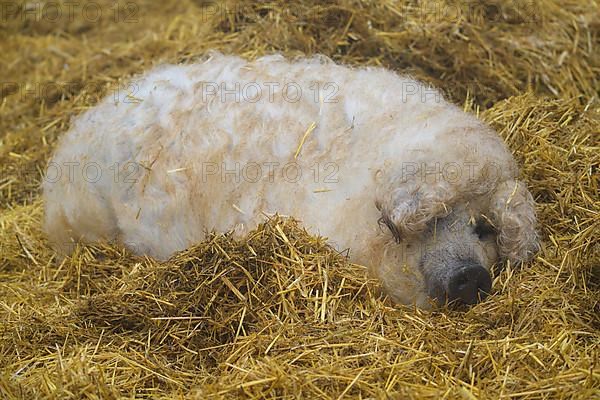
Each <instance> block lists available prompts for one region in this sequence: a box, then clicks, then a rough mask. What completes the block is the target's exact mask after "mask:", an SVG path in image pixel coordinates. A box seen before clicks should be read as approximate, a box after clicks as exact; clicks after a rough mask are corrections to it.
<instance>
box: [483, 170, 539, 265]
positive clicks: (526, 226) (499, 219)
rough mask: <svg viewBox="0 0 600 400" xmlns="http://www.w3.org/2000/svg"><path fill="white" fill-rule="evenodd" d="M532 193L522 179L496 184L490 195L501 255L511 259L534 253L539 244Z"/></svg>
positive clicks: (520, 260) (522, 260)
mask: <svg viewBox="0 0 600 400" xmlns="http://www.w3.org/2000/svg"><path fill="white" fill-rule="evenodd" d="M534 205H535V203H534V201H533V196H531V193H529V190H527V187H526V186H525V184H524V183H523V182H520V181H517V180H509V181H505V182H503V183H501V184H499V185H498V186H497V187H496V190H495V191H494V193H493V194H492V196H491V199H490V208H489V210H490V216H491V218H492V221H493V222H494V225H495V226H496V227H497V228H498V245H499V247H500V256H501V257H502V258H504V259H507V260H510V261H511V262H514V263H521V262H524V261H527V260H529V259H531V258H532V257H533V255H534V254H535V253H536V252H538V251H539V249H540V245H539V241H538V235H537V232H536V215H535V207H534Z"/></svg>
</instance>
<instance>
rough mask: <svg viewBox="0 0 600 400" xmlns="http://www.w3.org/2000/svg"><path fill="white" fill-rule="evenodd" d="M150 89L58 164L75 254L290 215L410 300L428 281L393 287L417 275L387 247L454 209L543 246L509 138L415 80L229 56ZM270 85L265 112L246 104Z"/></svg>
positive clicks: (150, 248)
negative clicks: (220, 87)
mask: <svg viewBox="0 0 600 400" xmlns="http://www.w3.org/2000/svg"><path fill="white" fill-rule="evenodd" d="M134 82H135V84H134V85H132V86H130V88H133V93H132V96H131V95H130V94H128V93H124V92H120V93H119V94H118V100H119V101H117V102H116V101H115V100H116V97H115V96H108V97H107V98H106V99H105V100H104V101H102V102H101V103H100V104H98V105H97V106H96V107H94V108H92V109H91V110H89V111H87V112H85V113H83V114H82V115H81V116H79V117H77V118H75V119H74V120H73V122H72V127H71V129H70V131H69V132H68V133H67V134H65V135H64V137H63V138H62V139H61V141H60V143H59V145H58V148H57V150H56V153H55V155H54V157H53V159H52V160H51V163H50V165H49V168H48V173H47V175H48V176H47V178H46V181H45V183H44V197H45V207H46V221H45V228H46V231H47V233H48V235H49V237H50V239H51V241H52V242H53V243H54V244H55V246H56V247H57V248H58V249H59V250H61V251H62V252H63V253H68V252H69V251H71V249H72V245H73V244H74V242H77V241H85V242H94V241H110V240H117V241H119V242H121V243H124V244H125V245H127V246H129V247H131V248H132V249H133V250H134V251H136V252H137V253H140V254H148V255H150V256H153V257H157V258H160V259H165V258H167V257H169V256H170V255H171V254H172V253H173V252H175V251H178V250H181V249H184V248H186V247H187V246H189V245H191V244H193V243H194V242H198V241H200V240H202V239H203V237H204V235H205V232H206V231H207V230H217V231H227V230H230V229H232V228H235V229H236V232H237V233H238V234H242V233H244V232H247V231H248V230H250V229H252V228H253V227H255V226H256V225H257V223H259V222H260V221H262V220H263V219H264V216H263V213H267V214H270V213H276V212H277V213H280V214H285V215H293V216H295V217H297V218H299V219H301V220H302V221H303V223H304V225H305V226H306V227H307V228H309V229H310V230H312V231H313V232H314V233H318V234H321V235H325V236H327V237H329V238H330V240H331V242H332V243H333V244H334V245H335V246H337V247H338V248H339V249H340V250H341V249H346V248H350V249H351V251H350V255H351V257H352V258H353V259H354V260H356V261H357V262H360V263H364V264H367V265H370V266H372V268H373V272H374V274H375V275H376V276H377V277H379V278H380V279H381V280H382V281H383V282H384V286H385V287H386V288H387V290H388V292H390V294H391V295H392V297H393V298H394V299H396V300H398V301H403V302H411V301H416V298H417V297H418V294H417V292H418V291H419V290H417V289H418V288H417V289H415V288H414V287H411V285H412V286H415V285H416V286H418V285H419V284H420V283H419V282H418V281H415V280H411V279H405V280H404V281H403V283H399V284H398V285H397V286H399V287H391V288H390V285H385V283H386V281H388V282H396V281H397V279H398V278H397V275H399V274H403V273H404V272H401V271H400V269H399V266H396V265H393V264H390V263H392V261H390V260H386V257H385V253H386V251H384V248H386V246H388V247H389V246H390V243H392V242H394V236H395V238H396V239H399V240H402V241H404V242H410V240H411V238H413V237H416V235H418V233H419V232H422V231H423V229H424V228H425V226H426V224H427V223H428V222H429V221H431V220H432V219H434V218H435V217H443V216H444V215H446V214H448V213H450V212H451V210H452V209H453V207H456V206H460V205H464V204H467V203H468V204H470V206H471V207H474V209H476V210H477V211H478V212H481V213H482V214H486V215H489V216H490V218H491V219H492V221H493V223H494V225H495V226H496V227H497V228H498V229H499V235H498V244H499V247H500V254H501V255H502V256H503V257H505V258H508V259H510V260H513V261H515V262H521V261H524V260H527V259H528V258H530V257H531V254H532V253H533V252H534V251H535V249H536V248H537V237H536V234H535V227H534V226H535V213H534V208H533V199H532V197H531V195H530V194H529V192H528V191H527V189H526V187H525V185H523V184H522V183H520V182H518V181H517V180H516V177H517V173H518V170H517V168H516V165H515V162H514V160H513V157H512V156H511V154H510V152H509V151H508V149H507V147H506V146H505V145H504V143H503V142H502V140H501V139H500V138H499V137H498V136H497V135H496V134H495V132H493V131H492V130H491V129H489V128H488V127H487V126H485V125H484V124H483V123H481V122H480V121H479V120H477V119H476V118H475V117H473V116H471V115H469V114H466V113H464V112H462V111H461V110H460V109H459V108H457V107H455V106H453V105H451V104H449V103H447V102H446V101H444V100H443V98H442V97H441V95H440V94H439V92H437V91H435V90H434V89H431V88H428V87H427V86H425V85H423V84H421V83H419V82H416V81H414V80H413V79H411V78H408V77H404V76H400V75H397V74H395V73H394V72H391V71H389V70H386V69H382V68H360V69H353V68H348V67H345V66H340V65H336V64H335V63H333V62H331V61H329V60H327V59H325V58H323V57H317V58H312V59H303V60H297V61H294V62H290V61H287V60H285V59H284V58H283V57H281V56H278V55H274V56H268V57H263V58H260V59H258V60H256V61H254V62H248V61H245V60H243V59H241V58H238V57H234V56H224V55H221V54H217V53H214V54H212V55H211V56H210V57H209V58H208V59H206V60H204V61H203V62H199V63H196V64H191V65H163V66H159V67H157V68H155V69H153V70H152V71H150V72H148V73H147V74H145V75H143V76H141V77H139V78H138V79H135V80H134ZM221 83H224V84H225V85H226V86H225V87H226V88H227V89H229V90H232V89H233V91H234V92H236V94H233V92H232V93H230V94H228V95H227V94H225V97H224V98H221V96H220V95H222V94H223V93H220V94H216V95H212V93H211V92H210V90H209V89H214V86H212V87H211V86H208V85H209V84H221ZM236 83H237V84H239V85H240V86H239V89H236V86H235V85H236ZM248 83H252V84H251V85H250V86H248V85H247V86H244V85H245V84H248ZM273 83H275V84H273ZM286 83H292V86H288V89H290V90H291V89H293V88H297V87H300V88H301V89H302V94H301V96H300V98H299V100H298V101H291V100H293V99H292V98H295V97H297V96H296V95H297V94H298V93H296V94H294V93H291V94H290V92H287V98H286V96H284V95H285V93H283V88H284V85H285V84H286ZM328 83H329V84H330V85H329V86H326V85H327V84H328ZM269 84H270V85H271V86H270V88H271V89H272V96H270V93H268V89H269ZM316 84H318V85H320V88H321V91H320V94H318V93H317V95H316V96H315V93H316V92H317V91H316V88H317V86H315V85H316ZM256 85H258V87H260V88H261V89H262V90H263V92H262V95H261V96H260V98H259V99H258V101H255V100H256V99H255V98H254V99H250V98H248V96H251V95H249V94H248V93H251V92H252V90H248V91H247V92H246V93H243V88H244V87H246V88H247V89H252V87H251V86H254V87H256ZM296 85H297V86H296ZM334 92H335V93H334ZM252 93H254V92H252ZM244 94H245V95H246V96H244ZM128 95H129V96H128ZM236 95H237V96H238V98H237V99H236V98H235V97H236ZM128 99H129V101H128ZM311 126H312V127H314V129H312V130H311V129H310V128H311ZM302 142H303V144H302V145H301V143H302ZM296 156H297V157H296ZM128 163H132V164H128ZM254 163H258V164H259V165H261V166H262V171H261V172H262V174H260V175H259V173H258V169H257V168H255V165H256V164H254ZM266 163H279V165H275V164H266ZM287 163H294V164H287ZM236 165H237V166H238V167H236ZM286 165H293V167H289V169H287V170H286V169H285V166H286ZM236 168H237V170H236ZM252 168H254V169H252ZM298 170H299V171H301V173H302V176H301V177H300V178H299V179H298V181H297V182H295V181H294V180H295V178H297V175H296V173H295V172H297V171H298ZM98 171H99V172H100V176H99V174H98ZM233 171H235V172H233ZM244 171H245V172H244ZM452 171H454V172H456V171H458V172H459V173H454V175H452ZM286 172H287V175H286ZM244 174H245V175H244ZM84 175H86V176H87V178H86V179H84V178H83V176H84ZM257 178H259V179H257ZM327 178H329V179H327ZM336 180H337V181H336ZM379 220H381V221H383V222H385V223H386V224H387V225H388V227H390V230H387V229H382V228H381V224H378V221H379ZM392 232H393V235H394V236H393V235H392ZM406 267H407V266H406V265H405V266H404V270H406ZM408 267H409V269H410V268H412V269H413V271H412V272H413V273H414V272H415V271H414V269H415V266H414V265H408ZM409 275H410V274H409ZM409 275H406V276H409ZM415 282H417V283H415Z"/></svg>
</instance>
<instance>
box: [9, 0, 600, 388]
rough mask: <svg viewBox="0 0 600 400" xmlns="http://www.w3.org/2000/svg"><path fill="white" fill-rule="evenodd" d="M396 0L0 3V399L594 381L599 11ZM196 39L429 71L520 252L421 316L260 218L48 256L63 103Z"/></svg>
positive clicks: (598, 310) (81, 102)
mask: <svg viewBox="0 0 600 400" xmlns="http://www.w3.org/2000/svg"><path fill="white" fill-rule="evenodd" d="M419 3H421V2H416V1H406V0H399V1H397V2H392V1H369V0H366V1H359V0H335V1H327V2H321V1H318V0H307V1H302V2H301V3H300V4H292V5H290V4H289V3H288V2H286V1H283V0H281V1H254V0H253V1H245V2H241V3H234V2H226V3H224V2H210V1H201V0H196V1H192V0H181V1H152V0H138V1H136V2H134V3H127V2H126V1H119V2H118V3H116V2H114V1H112V0H110V1H108V0H107V1H97V0H96V1H94V2H62V1H61V2H58V3H56V2H44V1H39V2H35V1H34V2H31V1H28V2H24V1H17V2H4V3H2V5H1V6H2V8H1V9H0V12H1V13H2V14H1V19H0V35H1V37H2V38H3V39H2V40H1V41H0V71H1V75H0V78H1V79H0V81H1V82H0V85H1V86H0V254H1V256H0V396H1V397H3V398H23V399H33V398H40V399H56V398H60V399H69V398H72V399H80V398H86V399H113V398H114V399H116V398H136V397H156V398H165V399H172V398H198V399H208V398H217V399H218V398H237V397H247V398H309V399H313V398H315V399H316V398H322V399H340V398H416V399H426V398H431V399H440V398H448V399H454V398H464V399H474V398H477V399H479V398H481V399H487V398H490V399H497V398H518V399H541V398H544V399H545V398H548V399H560V398H575V399H592V398H600V361H599V360H600V304H599V302H600V270H599V266H600V245H599V239H600V237H599V236H600V217H599V215H598V214H599V212H600V197H599V175H598V174H599V169H598V168H599V163H600V100H599V95H600V18H599V17H598V16H599V15H600V6H599V4H598V2H596V1H593V0H566V1H564V0H560V1H559V0H527V1H520V2H516V1H509V0H485V1H472V2H461V3H459V2H455V1H451V0H439V1H436V2H425V3H426V4H428V5H418V4H419ZM209 49H218V50H220V51H222V52H225V53H235V54H240V55H243V56H245V57H250V58H253V57H257V56H260V55H262V54H266V53H270V52H275V51H276V52H282V53H284V54H286V55H289V56H297V55H303V54H314V53H322V54H325V55H328V56H329V57H331V58H333V59H334V60H336V61H339V62H344V63H348V64H352V65H383V66H386V67H389V68H392V69H395V70H398V71H405V72H408V73H410V74H412V75H414V76H416V77H418V78H420V79H423V80H425V81H427V82H431V83H432V84H434V85H436V86H438V87H440V88H441V89H443V90H444V91H445V93H446V94H447V96H448V98H449V99H451V100H452V101H454V102H455V103H457V104H460V105H464V107H465V109H467V110H471V111H473V112H476V113H478V115H479V116H480V118H482V119H484V120H485V121H488V122H489V123H490V124H491V125H492V126H493V127H494V128H495V129H497V130H498V132H499V133H500V134H501V135H502V136H503V138H505V140H506V142H507V143H508V145H509V146H510V148H511V149H512V150H513V152H514V154H515V155H516V157H517V159H518V161H519V163H520V164H521V165H522V175H523V179H524V180H525V181H526V182H527V183H528V185H529V187H530V188H531V190H532V193H533V195H534V197H535V199H536V201H537V204H538V206H537V207H538V208H537V210H538V214H539V219H540V227H539V229H540V233H541V236H542V238H543V250H542V251H541V252H540V254H539V255H538V256H537V258H536V259H535V260H534V261H533V262H532V263H530V264H528V265H525V266H523V267H515V266H510V265H509V266H506V267H505V268H504V269H503V270H502V272H500V273H499V274H498V276H497V277H496V279H495V281H494V286H493V288H494V295H493V296H492V297H491V298H490V299H489V300H488V301H486V302H484V303H482V304H479V305H477V306H475V307H473V308H471V309H469V310H468V311H450V310H438V311H432V312H426V311H420V310H415V309H413V308H410V307H395V308H394V307H392V306H391V305H390V304H389V303H388V302H387V301H386V300H385V299H383V298H382V296H381V295H380V294H379V291H378V288H377V284H376V283H375V282H371V281H369V280H367V277H366V274H365V270H364V268H363V267H361V266H357V265H352V264H350V263H348V262H347V260H346V259H345V258H344V256H343V255H341V254H338V253H337V252H335V251H333V250H332V249H331V248H329V247H328V246H327V245H326V243H325V242H324V240H323V239H319V238H314V237H311V236H309V235H308V234H306V232H304V230H303V229H302V228H301V225H299V224H298V223H296V222H294V221H292V220H286V219H280V218H275V219H273V220H271V221H267V222H266V223H265V224H264V225H263V226H260V227H259V228H258V229H257V230H256V231H255V232H254V233H253V234H251V235H249V236H248V237H247V238H246V239H245V240H242V241H238V242H236V241H235V240H233V239H232V238H230V237H229V236H227V235H215V236H213V237H211V238H210V240H207V241H206V242H205V243H200V244H198V245H197V246H196V247H194V248H191V249H189V250H187V251H185V252H183V253H181V254H179V255H177V256H176V257H174V258H173V259H172V260H170V261H169V262H165V263H158V262H155V261H152V260H149V259H143V258H136V257H135V256H132V255H131V254H129V253H127V252H126V251H124V250H123V249H121V248H119V247H116V246H112V247H111V246H96V247H92V246H90V247H83V248H80V249H79V250H78V251H77V252H76V253H75V254H74V255H73V256H72V257H71V258H69V259H67V260H65V261H64V262H62V263H58V262H55V256H54V254H53V252H52V250H51V249H50V247H49V245H48V243H47V241H46V239H45V237H44V234H43V232H42V231H41V221H42V216H43V205H42V203H41V201H40V193H39V184H40V182H41V180H42V178H41V176H42V171H43V170H44V168H45V163H46V162H47V161H48V158H49V156H50V154H51V152H52V150H53V148H54V146H55V144H56V141H57V138H58V137H59V136H60V135H61V134H62V133H63V132H65V131H66V129H68V126H69V121H70V118H71V117H73V116H74V115H77V114H78V113H80V112H82V111H83V110H85V109H86V108H88V107H91V106H93V105H94V104H95V103H96V102H97V101H98V100H99V98H101V97H103V96H104V95H107V94H110V93H111V91H112V90H115V88H119V87H123V86H124V82H125V81H126V79H127V78H128V77H130V76H132V75H134V74H136V73H141V72H142V71H144V70H146V69H148V68H150V67H151V66H152V65H155V64H158V63H162V62H172V63H175V62H189V61H192V60H194V59H195V58H197V57H200V56H202V54H203V53H204V52H205V51H207V50H209ZM297 217H299V218H301V216H297Z"/></svg>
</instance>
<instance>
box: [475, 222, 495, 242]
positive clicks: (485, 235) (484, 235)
mask: <svg viewBox="0 0 600 400" xmlns="http://www.w3.org/2000/svg"><path fill="white" fill-rule="evenodd" d="M474 229H475V234H476V235H477V236H478V237H479V239H480V240H485V239H489V238H491V237H493V236H494V235H496V228H494V227H493V226H492V224H490V223H489V222H488V221H486V220H485V219H483V218H480V219H478V220H477V222H476V223H475V228H474Z"/></svg>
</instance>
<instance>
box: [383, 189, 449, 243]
mask: <svg viewBox="0 0 600 400" xmlns="http://www.w3.org/2000/svg"><path fill="white" fill-rule="evenodd" d="M455 192H456V191H455V190H451V186H449V185H448V186H446V185H444V184H438V185H415V184H406V185H404V186H401V187H399V188H396V189H394V190H392V191H390V192H389V193H386V195H381V194H380V196H378V197H379V198H378V200H377V201H376V202H375V205H376V206H377V209H378V210H379V211H380V212H381V218H380V219H379V225H380V226H381V225H385V226H386V227H387V228H388V229H389V230H390V232H391V233H392V236H393V237H394V239H396V241H397V242H400V241H402V240H403V239H405V237H407V236H411V235H413V234H415V233H418V232H420V231H422V230H423V229H425V227H426V225H427V223H428V222H429V221H430V220H431V219H433V218H435V217H444V216H446V215H448V214H449V213H450V212H451V211H452V210H451V208H450V201H451V200H452V198H453V197H455V195H456V193H455Z"/></svg>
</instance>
